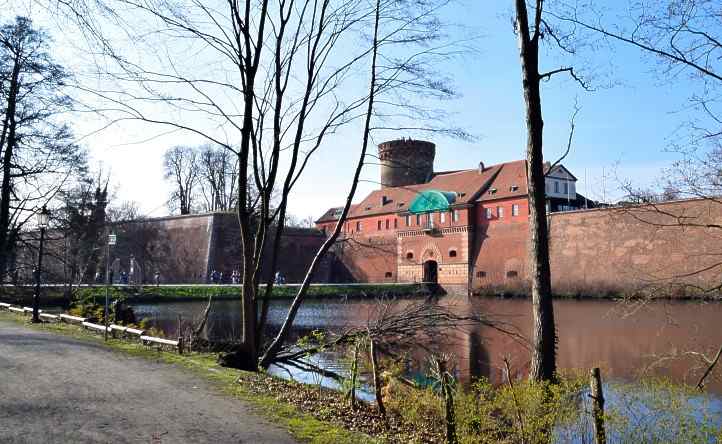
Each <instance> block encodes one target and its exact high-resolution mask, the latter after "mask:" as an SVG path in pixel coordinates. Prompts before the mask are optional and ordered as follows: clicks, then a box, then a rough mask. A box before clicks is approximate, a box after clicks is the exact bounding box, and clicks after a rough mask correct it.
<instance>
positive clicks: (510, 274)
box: [506, 270, 519, 278]
mask: <svg viewBox="0 0 722 444" xmlns="http://www.w3.org/2000/svg"><path fill="white" fill-rule="evenodd" d="M517 276H519V273H517V272H516V271H515V270H509V271H507V272H506V277H508V278H515V277H517Z"/></svg>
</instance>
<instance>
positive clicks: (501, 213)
mask: <svg viewBox="0 0 722 444" xmlns="http://www.w3.org/2000/svg"><path fill="white" fill-rule="evenodd" d="M496 216H497V217H498V218H499V219H501V218H502V217H504V207H496Z"/></svg>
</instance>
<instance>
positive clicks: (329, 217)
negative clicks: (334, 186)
mask: <svg viewBox="0 0 722 444" xmlns="http://www.w3.org/2000/svg"><path fill="white" fill-rule="evenodd" d="M355 207H356V205H351V208H350V209H349V213H351V212H353V210H354V208H355ZM342 212H343V207H333V208H329V209H328V210H326V212H325V213H323V216H321V217H319V218H318V220H316V223H322V222H333V221H335V220H338V219H339V217H341V213H342Z"/></svg>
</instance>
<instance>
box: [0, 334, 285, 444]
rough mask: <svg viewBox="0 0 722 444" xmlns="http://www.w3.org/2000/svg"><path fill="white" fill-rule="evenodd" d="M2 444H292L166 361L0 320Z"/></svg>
mask: <svg viewBox="0 0 722 444" xmlns="http://www.w3.org/2000/svg"><path fill="white" fill-rule="evenodd" d="M0 442H2V443H7V442H10V443H125V442H129V443H153V444H156V443H204V442H213V443H216V444H225V443H293V442H295V441H294V440H293V438H292V437H291V436H290V435H289V433H288V432H286V431H284V430H283V429H281V428H279V427H278V426H274V425H273V424H271V423H269V421H267V420H265V419H263V418H262V417H260V416H258V415H257V414H254V413H252V412H251V410H250V408H249V406H248V405H246V404H244V403H243V402H242V401H239V400H237V399H233V398H231V397H228V396H225V395H223V394H221V393H219V392H218V390H216V389H214V388H213V387H212V386H211V385H210V384H209V383H208V382H206V381H203V380H202V379H201V378H199V377H197V376H194V375H192V374H191V373H189V372H187V371H184V370H182V369H179V368H176V367H174V366H172V365H169V364H165V363H158V362H153V361H151V360H148V359H143V358H136V357H131V356H127V355H124V354H122V353H118V352H113V351H111V350H108V349H106V348H104V347H103V346H102V345H99V344H94V343H89V342H85V341H81V340H77V339H72V338H69V337H66V336H62V335H55V334H52V333H46V332H42V331H37V330H34V329H28V328H25V327H22V326H19V325H17V324H15V323H11V322H7V321H0Z"/></svg>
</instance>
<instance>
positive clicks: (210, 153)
mask: <svg viewBox="0 0 722 444" xmlns="http://www.w3.org/2000/svg"><path fill="white" fill-rule="evenodd" d="M237 186H238V159H237V158H236V157H235V156H233V155H232V153H231V152H230V151H228V150H225V149H223V148H222V147H216V146H213V145H204V146H202V147H200V152H199V154H198V188H199V191H200V193H199V194H200V196H201V198H202V204H201V208H202V211H231V210H234V209H235V208H236V205H237V201H236V199H237V197H238V190H237ZM250 194H251V199H252V200H253V199H254V198H257V196H258V193H257V192H256V193H250ZM250 204H251V205H253V202H250Z"/></svg>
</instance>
